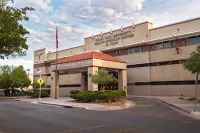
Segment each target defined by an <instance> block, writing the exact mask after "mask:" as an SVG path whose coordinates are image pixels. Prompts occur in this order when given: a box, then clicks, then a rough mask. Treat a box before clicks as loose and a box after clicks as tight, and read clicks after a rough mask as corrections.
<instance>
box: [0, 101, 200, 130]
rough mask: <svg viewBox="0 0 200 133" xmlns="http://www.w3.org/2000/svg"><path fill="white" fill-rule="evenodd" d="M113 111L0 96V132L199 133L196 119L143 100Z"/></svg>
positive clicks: (199, 122) (199, 125)
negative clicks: (21, 100) (71, 107)
mask: <svg viewBox="0 0 200 133" xmlns="http://www.w3.org/2000/svg"><path fill="white" fill-rule="evenodd" d="M129 100H132V101H135V102H136V104H137V106H135V107H132V108H129V109H124V110H117V111H87V110H79V109H69V108H61V107H53V106H46V105H38V104H31V103H28V102H17V101H13V100H8V99H4V98H0V133H200V121H198V120H194V119H192V118H190V117H187V116H185V115H182V114H180V113H178V112H176V111H174V110H172V109H171V108H169V107H168V106H166V105H164V104H162V103H159V102H156V101H151V100H147V99H136V98H130V99H129Z"/></svg>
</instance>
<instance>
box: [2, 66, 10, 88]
mask: <svg viewBox="0 0 200 133" xmlns="http://www.w3.org/2000/svg"><path fill="white" fill-rule="evenodd" d="M11 82H12V80H11V69H10V67H9V66H1V67H0V89H9V88H11V87H12V86H11Z"/></svg>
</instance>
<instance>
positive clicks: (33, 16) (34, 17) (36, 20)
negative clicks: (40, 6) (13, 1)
mask: <svg viewBox="0 0 200 133" xmlns="http://www.w3.org/2000/svg"><path fill="white" fill-rule="evenodd" d="M28 16H29V18H30V20H31V21H33V22H36V23H39V22H40V18H39V17H38V16H37V15H35V14H32V13H31V14H29V15H28Z"/></svg>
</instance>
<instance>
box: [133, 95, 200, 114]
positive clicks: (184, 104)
mask: <svg viewBox="0 0 200 133" xmlns="http://www.w3.org/2000/svg"><path fill="white" fill-rule="evenodd" d="M133 97H134V96H133ZM136 97H138V96H136ZM138 98H149V99H154V100H157V101H160V102H163V103H166V104H168V105H169V106H172V107H175V108H177V109H179V110H181V111H184V112H185V113H188V114H190V115H192V116H194V117H196V118H200V103H197V104H196V111H195V112H194V101H187V100H186V99H179V98H180V97H158V96H151V97H149V96H146V97H145V96H144V97H143V96H141V97H140V96H139V97H138ZM184 98H186V97H184ZM188 98H189V97H187V99H188Z"/></svg>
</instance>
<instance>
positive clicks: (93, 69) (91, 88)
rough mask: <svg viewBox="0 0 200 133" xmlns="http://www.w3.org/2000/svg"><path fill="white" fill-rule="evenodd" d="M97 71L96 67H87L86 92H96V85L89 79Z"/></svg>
mask: <svg viewBox="0 0 200 133" xmlns="http://www.w3.org/2000/svg"><path fill="white" fill-rule="evenodd" d="M97 71H98V67H88V91H98V84H93V83H92V81H91V77H92V75H93V74H95V73H96V72H97Z"/></svg>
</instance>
